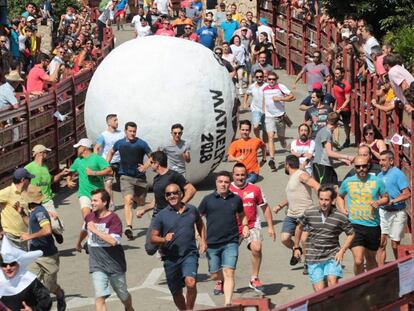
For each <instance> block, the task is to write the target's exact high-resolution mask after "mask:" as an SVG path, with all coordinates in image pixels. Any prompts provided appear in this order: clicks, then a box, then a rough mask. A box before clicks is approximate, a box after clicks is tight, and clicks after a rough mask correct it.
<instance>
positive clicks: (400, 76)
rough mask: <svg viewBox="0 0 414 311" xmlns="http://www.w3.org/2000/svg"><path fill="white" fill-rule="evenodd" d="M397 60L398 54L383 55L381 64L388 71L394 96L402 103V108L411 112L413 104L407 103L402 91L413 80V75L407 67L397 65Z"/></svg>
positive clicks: (398, 58) (398, 60)
mask: <svg viewBox="0 0 414 311" xmlns="http://www.w3.org/2000/svg"><path fill="white" fill-rule="evenodd" d="M399 62H400V56H399V55H397V54H390V55H387V56H385V57H384V61H383V64H384V68H385V70H386V71H387V72H388V78H389V80H390V82H391V86H392V89H393V90H394V93H395V96H397V97H398V98H399V99H400V100H401V102H402V104H403V105H404V110H405V111H407V112H408V113H411V112H412V111H413V110H414V108H413V104H412V103H411V104H409V102H408V101H407V99H406V98H405V96H404V91H405V90H407V89H409V88H410V85H411V83H413V82H414V77H413V76H412V75H411V74H410V73H409V72H408V70H407V69H405V68H404V67H402V66H401V65H399Z"/></svg>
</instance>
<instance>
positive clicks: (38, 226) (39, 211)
mask: <svg viewBox="0 0 414 311" xmlns="http://www.w3.org/2000/svg"><path fill="white" fill-rule="evenodd" d="M22 198H23V200H24V201H26V202H27V203H28V207H29V210H30V216H29V233H22V235H21V237H20V239H21V240H22V241H29V250H30V251H37V250H40V251H42V252H43V255H42V256H41V257H39V258H37V259H36V261H35V262H33V263H31V264H30V265H29V266H28V270H29V271H30V272H32V273H34V274H35V275H36V276H37V277H38V279H39V280H40V281H42V283H43V284H44V285H45V287H46V288H47V289H48V290H49V291H50V292H51V293H53V294H55V295H56V300H57V310H58V311H64V310H65V309H66V302H65V293H64V291H63V289H62V288H61V287H60V285H59V284H58V283H57V274H58V272H59V252H58V249H57V247H56V245H55V241H54V240H53V236H52V225H51V221H50V217H49V213H48V212H47V211H46V209H45V208H44V207H43V206H42V205H41V204H42V201H43V200H44V196H43V194H42V190H41V189H40V187H37V186H34V185H29V187H28V188H27V190H26V191H24V192H23V193H22Z"/></svg>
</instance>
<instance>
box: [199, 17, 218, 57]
mask: <svg viewBox="0 0 414 311" xmlns="http://www.w3.org/2000/svg"><path fill="white" fill-rule="evenodd" d="M211 23H212V21H211V19H208V18H206V19H205V20H204V24H205V26H203V27H201V28H200V29H198V30H197V35H198V36H199V37H200V43H201V44H202V45H204V46H205V47H206V48H209V49H210V50H213V49H214V46H215V41H216V38H217V29H216V27H212V26H211Z"/></svg>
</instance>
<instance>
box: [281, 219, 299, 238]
mask: <svg viewBox="0 0 414 311" xmlns="http://www.w3.org/2000/svg"><path fill="white" fill-rule="evenodd" d="M297 224H298V219H297V218H295V217H290V216H286V217H285V219H284V220H283V225H282V232H284V233H289V234H290V235H295V230H296V226H297Z"/></svg>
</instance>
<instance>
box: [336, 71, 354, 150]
mask: <svg viewBox="0 0 414 311" xmlns="http://www.w3.org/2000/svg"><path fill="white" fill-rule="evenodd" d="M334 75H335V81H334V85H333V89H332V90H333V96H334V97H335V99H336V107H335V112H337V113H339V115H340V116H341V119H342V122H343V124H344V129H345V135H346V139H345V142H344V144H343V145H342V147H341V148H347V147H349V145H350V139H349V135H350V133H351V126H350V124H351V85H350V84H349V82H348V81H346V80H345V79H344V76H345V69H344V68H342V67H339V68H337V69H335V72H334ZM335 140H336V141H339V130H337V131H336V132H335Z"/></svg>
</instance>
